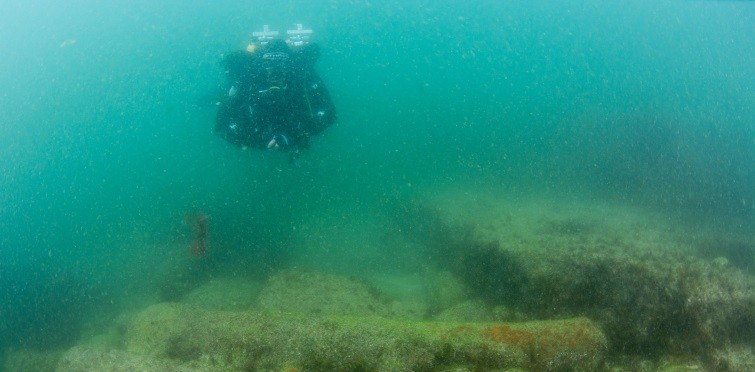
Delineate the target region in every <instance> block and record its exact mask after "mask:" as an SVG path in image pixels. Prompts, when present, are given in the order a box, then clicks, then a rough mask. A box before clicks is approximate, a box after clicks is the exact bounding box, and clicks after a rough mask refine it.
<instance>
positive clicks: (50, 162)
mask: <svg viewBox="0 0 755 372" xmlns="http://www.w3.org/2000/svg"><path fill="white" fill-rule="evenodd" d="M220 3H221V4H219V5H217V4H216V5H211V4H209V3H207V4H204V5H202V4H199V5H197V4H193V2H180V1H167V2H155V1H136V2H126V1H116V2H95V1H71V2H44V1H33V2H4V3H2V4H0V55H1V57H0V87H2V88H3V89H2V92H0V108H2V115H3V118H2V120H1V121H0V159H2V162H1V163H0V218H2V221H3V222H2V224H0V347H2V348H9V347H10V348H18V347H31V348H41V349H45V348H61V347H65V346H70V345H71V344H72V343H74V342H76V340H77V339H78V335H79V334H80V333H82V332H84V331H85V330H89V329H92V328H97V324H94V323H95V322H99V321H102V322H106V320H103V319H107V315H103V314H117V313H118V311H120V309H123V308H129V307H132V308H136V307H139V303H140V301H143V302H145V303H149V302H150V301H151V298H152V297H150V296H151V295H150V294H151V293H152V292H154V290H155V288H163V291H164V292H166V293H168V295H166V298H163V300H165V299H167V300H170V299H171V295H170V293H173V292H172V291H173V289H172V288H174V287H178V288H179V289H175V291H177V292H180V289H181V286H191V285H192V283H194V282H193V280H194V279H196V278H206V277H211V276H222V275H257V276H259V277H264V276H265V275H267V274H268V273H270V272H272V271H274V270H275V269H278V268H286V267H288V266H290V265H292V263H294V262H295V263H297V264H298V265H304V264H305V265H307V266H310V267H312V268H320V269H323V270H328V271H334V272H339V273H348V274H354V273H359V272H369V273H375V272H387V273H390V272H409V273H410V272H412V270H413V262H414V261H412V259H407V257H409V256H412V254H411V252H408V253H407V252H403V253H402V254H396V253H395V252H392V253H390V254H383V252H381V250H380V249H379V248H376V246H375V245H374V244H370V243H369V242H370V241H371V239H372V238H371V237H372V236H375V235H379V233H377V232H375V230H376V229H379V228H378V227H376V226H380V221H383V220H385V219H388V218H390V217H391V215H392V213H393V208H395V206H396V204H397V203H399V204H400V203H401V201H403V200H412V199H414V198H417V197H420V196H422V195H427V194H432V193H433V192H434V190H440V189H448V188H453V189H456V190H464V189H469V190H477V189H480V188H484V189H486V190H494V191H495V192H498V193H500V194H501V195H506V196H507V197H509V198H511V197H513V198H515V199H516V198H517V197H521V198H548V199H550V200H553V199H555V200H559V199H569V200H575V199H577V200H590V201H601V202H610V203H617V204H621V205H628V206H631V207H637V208H645V209H647V210H650V211H655V212H663V213H665V214H668V215H669V216H673V217H674V218H678V219H680V220H684V221H687V222H689V223H691V224H693V225H699V226H706V227H709V228H710V227H714V228H721V229H725V230H726V231H727V232H731V233H734V234H740V235H744V236H745V237H746V239H749V241H750V242H752V239H753V233H752V232H753V231H755V223H754V218H753V217H754V216H753V215H754V213H755V208H754V207H753V202H755V172H753V164H755V121H754V120H755V119H754V118H755V92H753V89H752V87H753V86H755V70H753V66H755V28H753V20H754V19H755V4H752V3H751V2H726V1H724V2H688V1H671V2H661V3H658V2H654V1H647V2H641V1H632V2H626V3H619V2H608V3H607V2H601V1H594V2H593V1H590V2H572V1H561V2H534V3H533V2H530V1H522V2H498V1H482V0H479V1H471V2H465V3H464V4H461V3H459V2H456V1H448V0H444V1H433V2H425V1H417V0H414V1H369V2H368V1H346V0H343V1H328V2H325V1H292V2H285V3H282V2H277V3H276V4H275V5H272V4H271V3H269V2H259V4H255V2H249V1H238V2H231V1H226V2H220ZM296 22H303V23H304V24H305V25H306V26H309V27H311V28H313V29H314V30H315V40H316V41H317V42H318V43H320V45H321V47H322V57H321V59H320V61H319V62H318V65H317V68H318V71H319V72H320V74H321V76H322V77H323V79H324V80H325V82H326V83H327V85H328V87H329V89H330V92H331V94H332V96H333V99H334V101H335V103H336V107H337V110H338V116H339V117H338V121H337V124H336V125H335V126H333V127H331V128H329V129H328V130H327V131H326V132H325V134H324V135H323V136H321V137H319V138H316V139H314V141H313V144H312V148H311V149H309V150H308V151H307V152H306V153H304V154H303V156H302V157H301V159H300V160H299V161H298V162H297V163H296V164H295V165H290V164H289V163H288V161H287V157H286V156H285V155H282V154H278V153H274V152H269V153H263V152H259V151H251V150H250V151H240V150H238V149H236V148H234V147H233V146H231V145H230V144H227V143H225V142H223V141H222V139H220V138H219V137H217V136H216V135H214V134H213V132H212V127H213V121H214V117H215V108H214V107H212V106H210V105H207V104H206V103H207V99H206V97H207V96H208V95H211V94H212V93H213V92H214V91H216V90H217V89H219V88H220V87H221V86H222V84H223V76H222V74H221V71H220V64H219V61H220V60H221V58H222V56H223V54H224V53H227V52H229V51H232V50H236V49H240V48H243V47H244V46H245V45H246V43H247V42H249V41H250V37H251V32H252V31H255V30H258V29H259V28H261V26H262V25H263V24H270V25H274V26H275V27H276V28H279V29H281V30H282V29H283V28H285V27H290V26H291V25H292V24H293V23H296ZM74 41H75V42H74ZM197 211H199V212H203V213H206V214H207V215H208V216H209V217H210V221H211V235H210V236H211V245H210V246H209V248H208V249H209V250H208V256H207V257H206V258H205V260H204V261H203V262H202V263H197V262H193V261H191V258H190V257H189V256H188V247H189V245H190V242H191V234H192V233H191V229H190V228H189V227H188V226H187V225H186V224H185V222H184V216H185V215H186V214H187V213H191V212H197ZM347 232H348V233H347ZM322 247H325V248H322ZM319 248H322V249H319ZM326 248H327V249H326ZM742 249H745V250H750V251H751V250H752V249H753V246H752V245H749V246H748V245H745V246H743V248H742ZM743 254H744V256H745V257H752V253H751V252H750V253H749V256H748V253H747V252H744V253H743ZM414 259H416V260H419V258H416V257H415V258H414ZM187 262H189V264H187ZM186 265H190V266H191V267H192V268H193V269H192V270H193V271H192V270H189V271H182V270H188V269H176V268H181V267H186ZM172 270H174V271H177V272H178V273H174V272H173V271H172ZM166 273H168V274H166ZM171 273H173V274H175V275H173V274H171ZM171 275H173V276H171ZM165 278H174V279H175V280H173V281H171V280H169V279H165ZM196 281H197V282H198V281H200V280H199V279H196ZM187 283H188V284H187ZM165 288H168V289H165ZM92 319H95V320H92Z"/></svg>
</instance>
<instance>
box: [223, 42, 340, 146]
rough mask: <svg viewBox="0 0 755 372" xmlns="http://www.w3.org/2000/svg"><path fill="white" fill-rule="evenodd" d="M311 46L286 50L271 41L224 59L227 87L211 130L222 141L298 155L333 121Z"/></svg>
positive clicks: (281, 43)
mask: <svg viewBox="0 0 755 372" xmlns="http://www.w3.org/2000/svg"><path fill="white" fill-rule="evenodd" d="M318 57H319V49H318V48H317V46H316V45H315V44H308V45H304V46H300V47H295V48H289V46H288V45H287V44H286V43H285V42H284V41H282V40H272V41H270V42H268V43H267V44H266V45H264V46H262V47H260V48H259V49H258V50H256V51H254V52H253V53H248V52H234V53H232V54H230V55H228V56H227V57H226V58H225V59H224V61H223V62H224V64H225V67H226V73H227V75H228V79H229V83H230V88H229V90H228V94H227V99H226V100H224V101H223V102H221V103H220V108H219V110H218V115H217V120H216V122H215V131H216V132H217V133H218V134H219V135H220V136H221V137H223V138H224V139H226V140H227V141H229V142H231V143H233V144H236V145H239V146H249V147H254V148H262V149H264V148H266V147H267V146H268V144H269V143H270V141H272V140H275V143H276V144H277V145H279V148H280V149H282V150H286V151H289V150H290V151H292V154H297V153H298V152H299V151H300V150H301V149H305V148H307V147H308V145H309V137H310V136H312V135H315V134H319V133H321V132H322V131H323V130H325V128H327V127H328V126H330V125H331V124H333V122H335V120H336V111H335V106H334V105H333V102H332V101H331V99H330V95H329V94H328V91H327V89H326V88H325V84H323V82H322V79H320V77H319V76H318V75H317V73H316V72H315V69H314V64H315V61H317V58H318Z"/></svg>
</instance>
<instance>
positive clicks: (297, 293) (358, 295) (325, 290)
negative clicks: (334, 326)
mask: <svg viewBox="0 0 755 372" xmlns="http://www.w3.org/2000/svg"><path fill="white" fill-rule="evenodd" d="M259 308H260V309H261V310H264V311H280V312H292V313H302V314H324V315H384V316H385V315H388V314H390V307H389V304H388V301H387V300H386V299H385V298H383V296H382V295H381V294H380V293H379V292H378V291H377V290H376V289H374V288H373V287H372V286H370V285H369V284H367V283H364V282H361V281H357V280H354V279H350V278H347V277H342V276H336V275H331V274H324V273H317V272H308V271H295V270H287V271H283V272H281V273H279V274H277V275H274V276H272V277H271V278H270V279H269V280H268V282H267V283H266V284H265V287H264V288H263V289H262V293H261V294H260V296H259Z"/></svg>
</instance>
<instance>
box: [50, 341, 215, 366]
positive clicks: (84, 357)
mask: <svg viewBox="0 0 755 372" xmlns="http://www.w3.org/2000/svg"><path fill="white" fill-rule="evenodd" d="M217 370H218V369H214V368H212V369H211V368H209V367H205V366H197V365H189V366H183V365H180V363H178V361H175V360H170V359H158V358H154V357H150V356H145V355H136V354H132V353H128V352H126V351H123V350H117V349H108V348H102V347H91V346H77V347H74V348H72V349H70V350H68V351H67V352H65V354H63V356H62V358H61V359H60V362H59V363H58V366H57V369H56V372H91V371H111V372H121V371H122V372H131V371H140V372H190V371H194V372H198V371H217Z"/></svg>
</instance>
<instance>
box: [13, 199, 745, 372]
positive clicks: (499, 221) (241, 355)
mask: <svg viewBox="0 0 755 372" xmlns="http://www.w3.org/2000/svg"><path fill="white" fill-rule="evenodd" d="M317 223H318V222H315V221H313V225H312V226H311V227H310V228H309V231H310V232H311V231H312V229H316V228H317V227H316V224H317ZM319 223H321V224H323V225H327V224H329V223H330V222H329V221H319ZM378 230H384V232H387V233H386V234H384V235H383V236H382V237H381V238H380V241H379V242H373V243H374V244H378V245H380V244H383V245H390V246H388V247H385V248H384V249H385V254H386V255H401V254H406V252H414V257H415V259H417V258H418V260H417V261H413V263H410V264H408V265H409V266H411V265H415V270H413V271H411V270H408V271H405V273H403V274H400V273H396V274H395V275H394V274H392V271H391V270H386V272H387V274H384V275H380V274H379V273H378V272H376V271H372V272H365V273H364V275H357V274H356V273H339V272H337V270H330V269H322V268H321V269H317V268H314V267H308V266H307V265H306V261H307V259H301V262H299V263H294V264H292V265H290V267H287V268H284V269H280V270H276V271H274V272H272V273H271V274H270V275H269V276H267V277H265V278H259V277H244V276H222V275H218V274H214V275H213V276H212V277H210V278H206V280H202V281H201V283H197V285H195V286H192V287H190V288H187V289H186V290H185V291H184V292H182V293H181V294H180V295H177V296H173V297H171V298H170V300H171V301H165V298H159V296H157V297H155V298H154V300H151V301H147V302H148V303H145V304H144V306H139V307H137V308H134V309H130V310H129V311H125V312H123V313H122V314H120V315H119V316H117V317H116V318H115V319H113V320H112V321H111V322H110V324H109V326H108V327H107V329H106V331H104V332H102V331H101V330H100V331H101V332H99V333H98V334H89V335H87V336H86V337H83V338H82V339H81V341H80V342H79V343H78V345H76V346H74V347H72V348H70V349H66V350H58V351H44V352H41V351H32V350H15V351H11V352H9V354H8V357H7V360H6V362H5V368H6V370H9V371H16V370H38V371H42V370H56V371H134V370H139V371H257V370H265V371H326V370H327V371H334V370H335V371H339V370H340V371H353V370H360V371H402V370H403V371H415V370H433V371H435V370H437V371H467V370H470V371H471V370H476V371H477V370H527V371H546V370H557V371H570V370H576V371H592V370H611V371H634V370H644V371H695V370H731V371H745V370H755V353H754V351H753V348H754V347H755V277H754V276H753V268H755V265H753V264H755V262H753V257H752V255H750V256H747V255H744V256H741V255H740V256H737V257H736V259H734V257H731V252H732V250H731V249H730V248H728V247H732V246H736V247H746V248H748V249H749V252H752V251H753V249H752V247H753V245H755V242H753V239H752V237H751V236H750V235H747V234H740V235H738V234H737V233H734V232H732V233H722V232H721V231H720V230H719V229H713V228H710V229H707V228H705V227H700V226H695V227H693V226H690V225H689V224H686V223H684V222H680V221H679V220H677V219H674V218H672V217H669V216H664V215H661V214H657V213H649V212H647V211H644V210H641V209H631V208H626V207H621V206H618V205H611V204H601V203H592V202H584V201H573V202H569V203H564V202H558V203H556V202H551V201H547V200H542V199H540V200H522V199H517V200H507V199H505V198H502V197H500V196H497V195H496V194H494V193H488V192H485V191H484V190H475V192H470V191H469V190H466V191H463V192H460V191H458V190H448V191H445V192H435V193H434V194H433V195H432V196H427V197H424V198H420V199H417V200H416V201H413V202H408V203H397V205H396V206H395V211H394V213H393V218H392V219H391V221H390V222H387V223H384V224H382V225H381V226H380V228H379V229H378ZM304 233H306V232H302V234H304ZM352 233H353V234H355V235H359V232H358V231H355V232H352ZM331 235H334V236H337V235H338V234H331ZM344 235H348V234H344ZM386 235H387V236H388V238H386ZM305 241H306V240H305ZM309 241H311V242H313V243H312V244H315V243H314V242H316V239H310V240H309ZM320 243H322V242H320ZM320 243H318V244H320ZM322 244H325V243H322ZM351 244H353V241H352V242H351ZM321 246H322V245H318V247H321ZM355 249H356V248H355ZM311 250H312V252H317V250H318V248H317V247H312V248H311ZM745 251H746V250H745ZM748 260H749V261H748ZM195 264H196V263H194V265H195ZM191 265H192V264H187V267H188V269H187V270H190V269H191Z"/></svg>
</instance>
